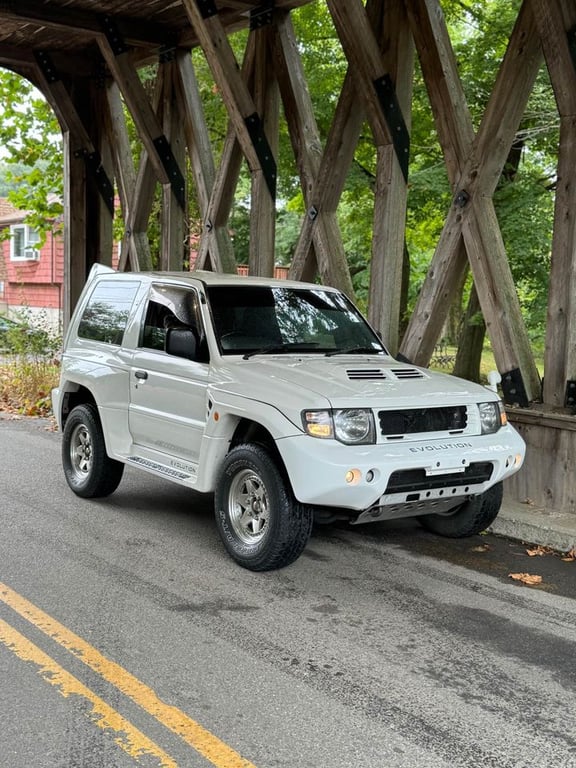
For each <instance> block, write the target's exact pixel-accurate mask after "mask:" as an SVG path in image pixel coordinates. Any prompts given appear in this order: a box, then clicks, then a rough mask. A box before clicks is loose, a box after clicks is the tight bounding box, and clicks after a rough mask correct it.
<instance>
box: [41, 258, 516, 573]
mask: <svg viewBox="0 0 576 768" xmlns="http://www.w3.org/2000/svg"><path fill="white" fill-rule="evenodd" d="M53 406H54V413H55V415H56V418H57V420H58V424H59V427H60V429H61V430H63V450H62V459H63V465H64V474H65V477H66V480H67V482H68V484H69V486H70V488H71V489H72V490H73V491H74V493H76V494H78V495H79V496H83V497H88V498H90V497H98V496H106V495H108V494H110V493H112V492H113V491H114V490H115V489H116V487H117V486H118V484H119V482H120V480H121V477H122V472H123V470H124V466H125V465H126V464H129V465H131V466H133V467H137V468H138V469H141V470H142V471H144V472H150V473H152V474H155V475H159V476H162V477H164V478H168V479H169V480H172V481H174V482H175V483H179V484H181V485H185V486H189V487H190V488H193V489H195V490H198V491H202V492H213V493H214V496H215V511H216V524H217V526H218V530H219V532H220V534H221V537H222V541H223V542H224V546H225V547H226V549H227V550H228V552H229V553H230V555H231V556H232V557H233V558H234V559H235V560H236V561H237V562H238V563H239V564H240V565H242V566H244V567H245V568H249V569H251V570H255V571H258V570H267V569H272V568H279V567H281V566H285V565H288V564H289V563H291V562H293V561H294V560H295V559H296V558H297V557H298V556H299V555H300V553H301V552H302V550H303V549H304V547H305V545H306V542H307V541H308V538H309V536H310V532H311V529H312V524H313V522H314V521H316V522H332V521H334V520H342V519H345V520H348V521H349V522H350V523H353V524H355V523H366V522H371V521H374V520H384V519H392V518H400V517H409V516H417V517H418V518H419V519H420V521H421V522H422V523H423V525H425V526H426V527H427V528H428V529H430V530H432V531H434V532H436V533H441V534H444V535H447V536H458V537H459V536H468V535H472V534H474V533H478V532H479V531H481V530H483V529H484V528H486V527H487V526H488V525H490V523H491V522H492V521H493V520H494V518H495V517H496V515H497V514H498V510H499V508H500V504H501V500H502V480H503V479H504V478H506V477H508V476H510V475H511V474H513V473H514V472H516V471H517V470H518V469H519V468H520V467H521V465H522V462H523V459H524V451H525V446H524V442H523V441H522V439H521V437H520V436H519V435H518V434H517V432H516V431H515V430H514V429H513V428H512V427H511V426H510V424H508V423H507V421H506V414H505V411H504V408H503V406H502V404H501V402H500V400H499V398H498V395H497V394H496V393H495V392H493V391H491V390H489V389H486V388H484V387H481V386H479V385H477V384H471V383H470V382H468V381H463V380H461V379H457V378H454V377H452V376H448V375H445V374H439V373H433V372H432V371H429V370H427V369H422V368H417V367H415V366H413V365H409V364H405V363H401V362H398V360H395V359H393V358H392V357H391V356H390V355H389V353H388V352H387V351H386V349H385V348H384V346H383V345H382V342H381V341H380V339H379V337H378V336H377V334H376V333H375V332H374V331H373V330H372V328H370V326H369V325H368V324H367V323H366V321H365V320H364V319H363V317H362V316H361V314H360V313H359V312H358V310H357V309H355V307H354V306H353V305H352V304H351V303H350V302H349V300H348V299H347V298H346V297H345V296H343V295H342V294H341V293H340V292H339V291H337V290H335V289H333V288H328V287H323V286H319V285H310V284H304V283H298V282H288V281H284V280H270V279H265V278H245V277H238V276H236V275H221V274H215V273H212V272H193V273H180V272H178V273H164V272H162V273H117V272H114V271H113V270H111V269H109V268H107V267H103V266H98V265H97V266H95V267H93V269H92V271H91V273H90V277H89V279H88V282H87V284H86V287H85V289H84V291H83V293H82V296H81V298H80V300H79V302H78V305H77V308H76V311H75V313H74V316H73V318H72V320H71V323H70V327H69V329H68V333H67V335H66V339H65V343H64V352H63V357H62V372H61V380H60V384H59V387H58V388H57V389H55V390H54V392H53Z"/></svg>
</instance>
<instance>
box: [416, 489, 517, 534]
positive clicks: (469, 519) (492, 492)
mask: <svg viewBox="0 0 576 768" xmlns="http://www.w3.org/2000/svg"><path fill="white" fill-rule="evenodd" d="M501 505H502V483H496V485H493V486H492V488H489V489H488V490H487V491H485V492H484V493H481V494H479V495H478V496H471V497H470V498H469V499H468V501H465V502H464V504H461V505H460V506H459V507H456V509H454V510H452V511H451V512H449V513H448V514H446V515H422V517H420V518H418V519H419V521H420V523H421V525H423V526H424V528H427V529H428V530H429V531H432V532H433V533H437V534H439V535H440V536H447V537H449V538H451V539H463V538H465V537H466V536H474V534H476V533H481V532H482V531H485V530H486V528H488V526H489V525H491V523H493V522H494V520H495V519H496V516H497V515H498V512H499V511H500V507H501Z"/></svg>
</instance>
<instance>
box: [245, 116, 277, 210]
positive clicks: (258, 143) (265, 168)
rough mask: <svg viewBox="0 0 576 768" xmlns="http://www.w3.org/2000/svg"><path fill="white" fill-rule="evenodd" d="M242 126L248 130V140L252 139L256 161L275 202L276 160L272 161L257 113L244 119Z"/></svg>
mask: <svg viewBox="0 0 576 768" xmlns="http://www.w3.org/2000/svg"><path fill="white" fill-rule="evenodd" d="M244 124H245V125H246V128H247V129H248V134H249V135H250V138H251V139H252V144H253V145H254V149H255V150H256V154H257V156H258V160H260V165H261V166H262V172H263V173H264V179H265V181H266V186H267V187H268V190H269V192H270V196H271V197H272V199H273V200H275V199H276V181H277V174H278V169H277V166H276V160H275V159H274V155H273V153H272V150H271V148H270V144H268V139H267V138H266V134H265V133H264V128H263V127H262V121H261V120H260V116H259V115H258V113H257V112H254V113H253V114H251V115H248V117H246V118H244Z"/></svg>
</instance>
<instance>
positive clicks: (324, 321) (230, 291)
mask: <svg viewBox="0 0 576 768" xmlns="http://www.w3.org/2000/svg"><path fill="white" fill-rule="evenodd" d="M208 297H209V300H210V308H211V311H212V316H213V318H214V326H215V330H216V335H217V337H218V339H219V342H220V346H221V349H222V352H223V353H224V354H226V353H228V354H238V353H239V352H241V353H249V352H251V351H254V350H259V349H264V350H265V348H267V347H269V348H270V349H272V348H273V349H274V351H275V352H298V353H302V352H304V353H305V352H310V353H314V352H322V353H334V352H336V351H338V350H344V349H348V348H352V347H354V348H359V349H363V350H364V351H366V350H370V351H374V352H382V351H384V348H383V346H382V343H381V342H380V340H379V339H378V337H377V336H376V335H375V334H374V332H373V331H372V329H371V328H370V327H369V326H368V325H367V323H366V322H365V321H364V319H363V317H362V316H361V314H360V313H359V312H358V310H356V308H355V307H354V306H353V305H352V304H351V303H350V302H349V301H348V299H346V297H345V296H343V295H342V294H340V293H334V292H333V291H326V290H323V289H321V288H319V289H317V290H314V289H309V288H304V289H298V288H276V287H275V288H267V287H265V286H211V287H209V288H208Z"/></svg>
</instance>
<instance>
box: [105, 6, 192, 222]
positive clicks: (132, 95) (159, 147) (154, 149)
mask: <svg viewBox="0 0 576 768" xmlns="http://www.w3.org/2000/svg"><path fill="white" fill-rule="evenodd" d="M104 29H105V32H106V36H105V37H100V38H99V40H98V42H99V45H100V50H101V52H102V55H103V57H104V59H105V61H106V63H107V65H108V68H109V69H110V71H111V72H112V75H113V76H114V79H115V80H116V82H117V83H118V86H119V88H120V90H121V91H122V95H123V97H124V100H125V102H126V104H127V105H128V108H129V109H130V114H131V115H132V118H133V119H134V122H135V123H136V126H137V128H138V132H139V135H140V138H141V140H142V143H143V144H144V146H145V148H146V151H147V153H148V156H149V158H150V161H151V163H152V165H153V166H154V169H155V171H156V174H157V177H158V180H159V181H160V183H161V184H169V185H170V186H171V189H172V192H173V194H174V196H175V197H176V200H177V201H178V204H179V205H180V207H181V208H182V209H184V208H185V206H186V191H185V186H186V184H185V179H184V174H183V173H182V169H181V168H180V167H179V165H178V163H177V162H176V160H175V158H174V154H173V152H172V149H171V147H170V144H169V142H168V140H167V139H166V136H165V135H164V132H163V130H162V126H161V124H160V122H159V121H158V119H157V117H156V115H155V113H154V110H153V109H152V107H151V105H150V102H149V100H148V96H147V95H146V91H145V90H144V86H143V85H142V82H141V80H140V78H139V77H138V73H137V71H136V69H135V67H134V65H133V63H132V62H131V60H130V55H129V52H128V48H127V46H126V45H125V42H124V41H123V40H122V38H121V37H120V35H119V32H118V30H117V29H115V26H114V23H113V20H111V19H107V20H106V21H105V22H104Z"/></svg>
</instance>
